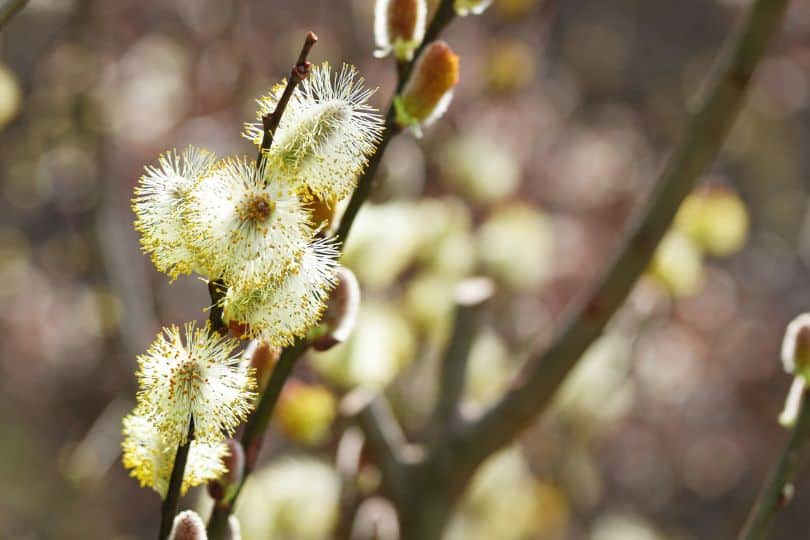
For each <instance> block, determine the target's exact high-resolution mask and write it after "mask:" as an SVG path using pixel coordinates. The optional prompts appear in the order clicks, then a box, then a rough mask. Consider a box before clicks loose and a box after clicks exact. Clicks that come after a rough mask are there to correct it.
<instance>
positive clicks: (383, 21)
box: [374, 0, 428, 60]
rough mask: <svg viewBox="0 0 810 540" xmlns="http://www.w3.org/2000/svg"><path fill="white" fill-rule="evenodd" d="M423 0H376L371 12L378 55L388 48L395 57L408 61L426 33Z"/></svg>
mask: <svg viewBox="0 0 810 540" xmlns="http://www.w3.org/2000/svg"><path fill="white" fill-rule="evenodd" d="M427 11H428V9H427V2H426V1H425V0H377V5H376V8H375V13H374V19H375V20H374V37H375V40H376V42H377V46H378V47H379V50H378V51H377V53H376V55H377V56H385V55H386V54H388V53H389V52H390V51H392V50H393V51H394V55H395V56H396V57H397V59H398V60H410V59H411V58H413V52H414V50H416V48H417V47H418V46H419V45H420V44H421V43H422V38H423V37H424V36H425V21H426V19H427Z"/></svg>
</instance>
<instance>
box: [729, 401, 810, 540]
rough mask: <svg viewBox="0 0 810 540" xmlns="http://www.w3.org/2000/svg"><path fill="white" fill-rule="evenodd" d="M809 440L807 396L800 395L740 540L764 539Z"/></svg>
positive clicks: (786, 497)
mask: <svg viewBox="0 0 810 540" xmlns="http://www.w3.org/2000/svg"><path fill="white" fill-rule="evenodd" d="M808 441H810V394H808V392H807V390H805V392H804V393H803V395H802V405H801V408H800V410H799V416H798V418H797V419H796V424H795V426H794V427H793V430H792V431H791V433H790V439H789V440H788V443H787V446H785V449H784V451H783V452H782V455H781V456H780V457H779V463H778V465H777V467H776V470H775V471H774V472H773V475H772V476H771V478H770V479H769V480H768V483H767V484H765V485H764V486H762V491H761V492H760V494H759V497H758V498H757V502H756V504H755V505H754V507H753V508H752V509H751V513H750V514H749V515H748V519H747V520H746V522H745V526H744V527H743V529H742V531H741V532H740V536H739V537H738V539H739V540H762V539H763V538H766V535H767V532H768V527H769V525H770V524H771V521H773V518H774V517H775V516H776V512H777V511H779V509H780V508H782V507H783V506H785V504H787V502H788V501H789V499H790V490H791V487H790V485H791V482H792V481H793V477H794V476H796V472H797V470H798V469H799V466H800V465H801V462H802V458H803V457H804V456H805V454H806V451H807V443H808Z"/></svg>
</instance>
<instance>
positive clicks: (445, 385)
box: [427, 278, 494, 440]
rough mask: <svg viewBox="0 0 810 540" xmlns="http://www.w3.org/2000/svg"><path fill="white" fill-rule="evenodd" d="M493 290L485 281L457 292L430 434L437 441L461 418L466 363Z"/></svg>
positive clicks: (472, 281)
mask: <svg viewBox="0 0 810 540" xmlns="http://www.w3.org/2000/svg"><path fill="white" fill-rule="evenodd" d="M493 290H494V288H493V285H492V282H491V281H490V280H488V279H484V278H477V279H469V280H466V281H464V282H462V283H461V284H459V286H458V287H457V288H456V294H455V301H456V309H455V316H454V318H453V334H452V335H451V336H450V340H449V342H448V344H447V349H446V350H445V352H444V356H443V357H442V363H441V373H440V378H439V390H438V396H437V398H436V406H435V408H434V410H433V414H432V417H431V419H430V422H429V424H428V430H427V431H428V434H429V435H430V436H432V437H434V439H436V440H440V439H441V437H442V433H445V432H446V431H447V430H448V429H449V428H452V427H453V424H454V423H455V420H456V419H457V417H458V404H459V402H460V400H461V395H462V393H463V391H464V383H465V381H466V373H467V362H468V358H469V356H470V348H471V347H472V343H473V340H474V339H475V332H476V329H477V327H478V319H479V314H480V311H481V307H482V306H483V305H484V303H485V301H486V300H488V299H489V298H490V297H491V296H492V292H493Z"/></svg>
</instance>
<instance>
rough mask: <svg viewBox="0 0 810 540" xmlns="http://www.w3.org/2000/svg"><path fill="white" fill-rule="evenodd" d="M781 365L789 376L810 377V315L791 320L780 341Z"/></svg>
mask: <svg viewBox="0 0 810 540" xmlns="http://www.w3.org/2000/svg"><path fill="white" fill-rule="evenodd" d="M782 365H783V366H784V368H785V371H786V372H788V373H790V374H791V375H797V376H802V377H804V378H805V379H807V378H808V376H810V313H802V314H801V315H799V316H798V317H796V318H795V319H793V320H792V321H791V322H790V324H789V325H788V327H787V330H786V331H785V338H784V339H783V340H782Z"/></svg>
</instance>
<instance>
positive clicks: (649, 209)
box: [447, 0, 788, 477]
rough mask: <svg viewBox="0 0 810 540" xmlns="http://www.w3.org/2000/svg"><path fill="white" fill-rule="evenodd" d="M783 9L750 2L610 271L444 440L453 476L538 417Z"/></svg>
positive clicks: (644, 257)
mask: <svg viewBox="0 0 810 540" xmlns="http://www.w3.org/2000/svg"><path fill="white" fill-rule="evenodd" d="M787 3H788V2H787V0H756V1H755V2H754V3H753V5H752V6H751V8H750V9H749V11H748V13H747V15H746V17H745V19H744V21H743V22H742V25H741V26H740V27H739V28H738V30H737V32H736V33H735V34H734V36H733V37H732V39H730V41H729V43H728V45H727V48H726V49H725V51H724V53H723V54H722V55H721V57H720V59H719V60H718V62H717V63H716V65H715V68H714V70H713V73H712V75H711V76H710V77H709V79H708V81H707V84H706V85H705V89H706V91H705V92H704V93H703V94H702V97H701V98H700V99H699V100H698V101H697V106H695V107H694V108H692V111H691V112H690V114H689V120H688V122H687V125H686V126H685V129H684V131H683V133H682V134H681V137H680V139H679V142H678V143H677V145H676V147H675V149H674V152H673V153H672V155H671V156H670V158H669V160H668V163H667V165H666V167H665V168H664V170H663V172H662V173H661V176H660V179H659V181H658V183H657V185H656V188H655V190H654V191H653V193H652V195H651V197H650V199H649V201H648V203H647V204H646V205H645V207H644V209H643V211H642V212H640V215H638V217H637V218H636V219H635V220H634V222H633V224H632V226H631V227H630V228H629V230H628V234H627V239H626V240H625V241H624V243H623V245H622V246H621V249H620V250H619V252H618V254H617V256H616V257H615V259H614V260H613V262H612V264H610V266H609V267H608V268H609V269H608V271H607V272H606V273H605V274H604V275H603V277H602V278H601V280H600V281H599V283H598V285H597V286H596V287H595V288H594V289H593V291H592V292H591V293H590V294H588V295H587V296H586V297H585V298H584V299H583V300H582V301H580V302H579V303H578V304H577V306H576V308H575V309H574V310H573V313H572V314H571V315H570V316H569V317H568V319H567V323H566V324H565V325H564V327H563V329H562V332H561V333H560V334H559V335H558V336H557V338H556V340H555V341H554V342H553V344H552V345H551V347H550V348H549V349H548V350H547V351H546V352H545V354H543V355H541V356H540V357H539V358H535V359H534V360H533V361H530V362H529V364H528V365H527V366H526V367H525V369H524V370H523V372H522V373H521V375H520V376H519V377H518V378H517V379H516V381H515V383H514V384H513V387H512V389H511V390H510V391H508V392H507V393H506V395H504V396H503V398H502V399H500V400H499V401H498V402H497V403H496V404H495V405H494V406H493V407H492V408H490V409H489V410H488V411H486V412H485V413H484V414H483V415H482V416H481V417H480V418H479V419H478V420H477V421H473V422H471V423H470V424H468V425H467V426H465V428H464V429H462V430H461V431H460V432H459V433H457V434H456V435H455V436H454V437H453V439H452V440H451V441H448V443H447V444H448V445H449V446H450V447H451V451H452V452H454V455H456V459H457V460H458V463H459V467H457V470H456V471H455V472H454V474H456V475H461V476H462V477H469V475H471V474H472V472H473V471H474V470H475V468H476V467H477V466H478V465H479V464H480V463H481V462H482V461H483V460H484V459H485V458H486V457H487V456H489V455H490V454H492V453H493V452H495V451H496V450H497V449H499V448H501V447H503V446H504V445H506V444H507V443H508V442H509V441H511V440H513V439H514V438H515V437H517V436H518V435H519V434H520V433H521V432H522V431H523V430H524V429H526V428H527V427H528V426H529V425H530V424H531V423H532V422H533V421H534V419H535V418H536V417H537V416H538V415H539V414H540V413H542V412H543V410H544V409H545V408H546V406H547V405H548V404H549V402H550V401H551V399H552V397H553V396H554V393H555V391H556V390H557V389H558V388H559V386H560V384H561V383H562V381H563V379H564V378H565V376H566V375H567V374H568V372H569V371H570V370H571V369H572V368H573V367H574V365H575V364H576V363H577V361H578V359H579V358H580V357H581V356H582V354H583V353H584V352H585V350H586V349H587V348H588V346H590V344H591V343H593V341H594V340H595V339H596V338H597V337H598V336H599V335H600V334H601V333H602V330H603V329H604V327H605V325H606V324H607V322H608V320H609V319H610V318H611V316H612V315H613V313H614V312H615V311H616V310H617V309H618V308H619V307H620V306H621V305H622V303H623V302H624V300H625V299H626V298H627V295H628V294H629V293H630V291H631V289H632V287H633V285H634V284H635V282H636V280H637V279H638V277H639V276H640V275H641V273H642V272H643V271H644V269H645V268H646V267H647V265H648V263H649V261H650V259H651V257H652V255H653V252H654V251H655V248H656V246H657V245H658V242H659V241H660V240H661V238H662V237H663V235H664V234H665V233H666V232H667V230H668V229H669V227H670V225H671V223H672V220H673V218H674V215H675V212H676V211H677V209H678V206H679V205H680V203H681V202H682V201H683V199H684V198H685V197H686V195H687V194H688V193H689V192H690V191H691V190H692V188H693V186H694V185H695V183H696V181H697V178H698V176H699V175H700V174H701V172H702V171H703V170H704V169H705V168H706V167H707V166H708V165H709V164H710V163H711V162H712V160H713V159H714V158H715V156H716V154H717V152H718V151H719V149H720V147H721V145H722V142H723V140H724V139H725V137H726V135H727V133H728V131H729V129H730V128H731V125H732V123H733V121H734V119H735V117H736V116H737V112H738V111H739V109H740V107H741V105H742V103H743V97H744V94H745V90H746V88H747V86H748V83H749V81H750V79H751V75H752V73H753V71H754V68H755V67H756V65H757V63H758V62H759V61H760V59H761V57H762V55H763V52H764V49H765V47H766V45H767V44H768V42H769V41H770V39H771V37H772V36H773V34H774V33H775V32H776V30H777V28H778V26H779V23H780V22H781V20H782V17H783V15H784V12H785V9H786V6H787Z"/></svg>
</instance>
